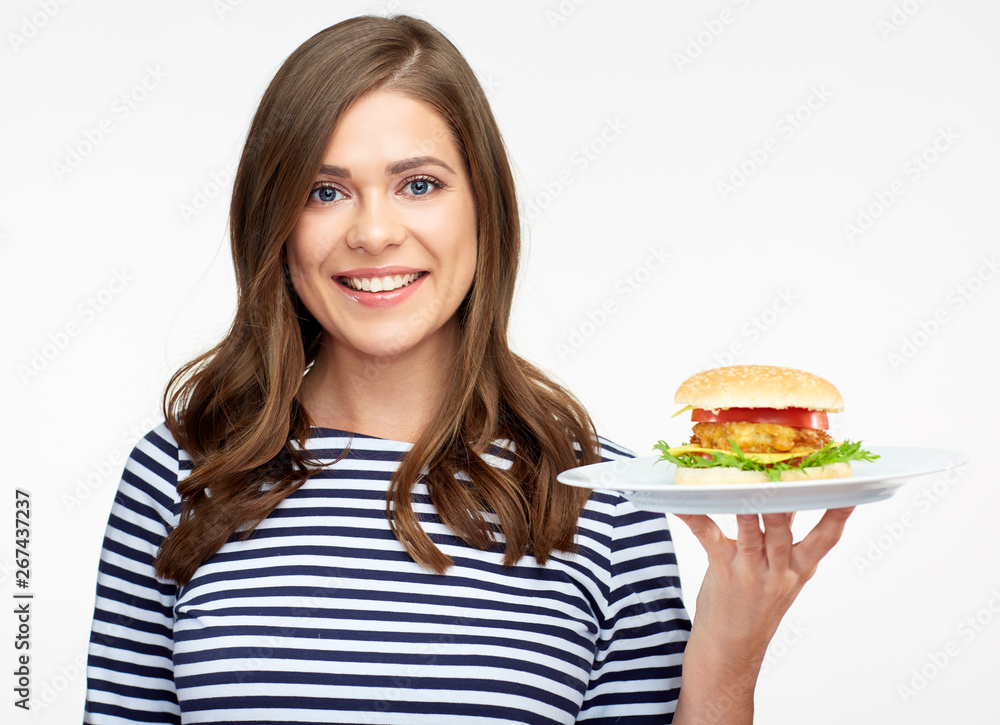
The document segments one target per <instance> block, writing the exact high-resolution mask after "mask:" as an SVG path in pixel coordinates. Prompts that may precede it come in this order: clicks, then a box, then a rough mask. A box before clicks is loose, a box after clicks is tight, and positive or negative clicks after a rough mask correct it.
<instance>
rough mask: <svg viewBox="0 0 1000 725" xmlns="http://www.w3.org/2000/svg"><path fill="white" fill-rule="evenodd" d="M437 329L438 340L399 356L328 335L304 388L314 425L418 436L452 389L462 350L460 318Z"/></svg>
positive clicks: (393, 437) (391, 435)
mask: <svg viewBox="0 0 1000 725" xmlns="http://www.w3.org/2000/svg"><path fill="white" fill-rule="evenodd" d="M438 332H439V334H438V335H436V336H435V337H436V338H437V339H435V340H434V343H436V344H423V345H417V346H416V347H414V348H411V349H408V350H406V351H404V352H402V353H399V354H395V355H388V354H385V355H369V354H365V353H363V352H361V351H359V350H356V349H354V348H351V347H348V346H345V345H341V344H338V343H337V342H336V341H335V340H332V339H331V338H329V337H328V336H326V335H325V334H324V337H323V342H322V345H321V348H320V352H319V353H318V355H317V357H316V361H315V363H314V364H313V366H312V367H311V368H310V370H309V372H308V373H307V374H306V376H305V378H304V379H303V381H302V389H301V391H300V400H301V401H302V403H303V405H304V406H305V409H306V411H307V412H308V413H309V417H310V419H311V421H312V424H313V425H316V426H320V427H324V428H335V429H337V430H344V431H349V432H352V433H361V434H364V435H370V436H375V437H377V438H385V439H388V440H398V441H407V442H411V443H412V442H414V441H416V440H417V438H418V437H419V436H420V434H421V433H423V431H425V430H426V429H427V428H428V427H429V426H430V425H431V423H432V422H433V420H434V417H435V415H436V414H437V411H438V407H439V406H440V405H441V403H442V401H443V400H444V397H445V395H446V394H447V390H448V385H449V382H450V380H451V378H452V374H453V371H454V369H455V364H456V362H455V361H456V357H457V355H458V352H459V327H458V321H457V319H452V320H451V321H450V322H448V323H446V325H445V327H444V328H442V329H441V330H439V331H438ZM426 342H428V343H430V342H431V341H429V340H428V341H426Z"/></svg>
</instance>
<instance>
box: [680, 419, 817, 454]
mask: <svg viewBox="0 0 1000 725" xmlns="http://www.w3.org/2000/svg"><path fill="white" fill-rule="evenodd" d="M693 432H694V435H692V436H691V443H693V444H695V445H699V446H704V447H705V448H721V449H723V450H730V446H729V439H732V440H733V441H735V442H736V445H738V446H739V447H740V450H741V451H743V452H744V453H811V452H812V451H815V450H818V449H820V448H822V447H823V446H825V445H826V444H827V443H830V442H831V441H832V440H833V439H832V438H830V436H828V435H827V434H826V432H825V431H821V430H813V429H811V428H792V427H790V426H787V425H777V424H775V423H698V424H696V425H695V427H694V431H693Z"/></svg>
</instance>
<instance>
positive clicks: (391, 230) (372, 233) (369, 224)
mask: <svg viewBox="0 0 1000 725" xmlns="http://www.w3.org/2000/svg"><path fill="white" fill-rule="evenodd" d="M405 236H406V232H405V229H404V227H403V224H402V220H401V219H400V218H399V215H398V211H397V210H395V209H394V208H393V205H392V203H391V202H390V201H389V200H387V199H384V198H376V199H369V200H366V201H365V202H364V203H362V204H359V205H358V207H357V211H356V212H355V216H354V219H353V220H352V223H351V226H350V229H349V230H348V233H347V246H349V247H350V248H351V249H358V250H361V251H363V252H367V253H368V254H371V255H373V256H377V255H379V254H381V253H382V252H383V251H384V250H385V248H386V247H390V246H394V245H398V244H401V243H402V241H403V239H404V238H405Z"/></svg>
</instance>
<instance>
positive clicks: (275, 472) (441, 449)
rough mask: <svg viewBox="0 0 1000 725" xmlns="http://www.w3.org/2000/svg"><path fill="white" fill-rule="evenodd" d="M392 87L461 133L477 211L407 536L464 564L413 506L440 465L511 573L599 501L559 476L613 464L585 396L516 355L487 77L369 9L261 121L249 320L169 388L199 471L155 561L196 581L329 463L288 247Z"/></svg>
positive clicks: (471, 528) (506, 215) (246, 199)
mask: <svg viewBox="0 0 1000 725" xmlns="http://www.w3.org/2000/svg"><path fill="white" fill-rule="evenodd" d="M378 89H386V90H387V89H392V90H393V91H397V92H401V93H404V94H406V95H408V96H410V97H412V98H414V99H416V100H419V101H422V102H424V103H427V104H428V105H429V106H430V107H432V108H433V109H434V110H435V111H436V112H437V113H438V114H439V115H440V116H441V117H442V118H443V119H444V120H445V121H446V123H447V124H448V125H449V126H450V129H451V132H452V133H453V135H454V140H455V142H456V144H457V145H458V147H459V150H460V151H461V152H462V154H463V156H464V158H465V160H466V162H467V164H468V170H469V176H470V178H471V180H472V185H473V194H474V198H475V202H476V213H477V218H478V254H477V266H476V272H475V277H474V281H473V285H472V288H471V290H470V291H469V294H468V296H467V297H466V298H465V300H464V301H463V303H462V305H461V306H460V307H459V311H458V315H459V321H460V327H461V342H460V352H459V358H458V360H456V369H455V374H454V375H453V376H452V377H451V381H452V382H451V385H450V389H449V390H448V392H447V394H446V396H445V399H444V400H443V401H442V402H441V404H440V407H439V409H438V410H437V414H436V418H435V420H434V422H433V423H432V424H431V425H430V426H429V427H428V428H427V430H426V431H424V432H423V433H422V435H421V436H420V437H419V439H418V440H417V441H415V442H414V444H413V446H412V448H411V449H410V451H409V452H408V453H407V454H406V456H405V457H404V459H403V461H402V463H401V464H400V466H399V468H398V470H397V471H396V472H395V473H394V474H393V476H392V479H391V481H390V484H389V489H388V492H387V495H386V514H387V516H388V517H389V520H390V524H391V526H392V529H393V531H394V533H395V535H396V537H397V538H398V539H399V540H400V542H401V543H402V544H403V546H404V547H405V548H406V550H407V551H408V552H409V553H410V555H411V556H412V557H413V559H414V560H415V561H416V562H418V563H419V564H421V565H422V566H424V567H425V568H427V569H429V570H432V571H435V572H438V573H444V572H445V571H446V570H447V569H448V567H449V566H450V565H451V563H452V562H451V559H450V557H448V556H447V555H446V554H444V552H442V551H441V550H440V549H438V548H437V546H435V545H434V543H433V542H432V541H431V539H430V537H429V536H428V535H427V534H426V532H425V531H424V530H423V528H422V527H421V526H420V522H419V520H418V518H417V516H416V514H415V513H414V511H413V506H412V498H411V492H412V487H413V484H414V483H415V482H416V481H418V480H420V479H421V471H423V470H427V471H428V473H427V475H426V476H424V477H423V480H424V481H425V482H426V484H427V487H428V490H429V494H430V497H431V500H432V501H433V503H434V505H435V507H436V509H437V511H438V513H439V514H440V517H441V519H442V521H444V523H445V524H447V525H448V526H449V527H451V529H453V530H454V531H455V533H456V534H457V535H458V536H460V537H461V538H462V539H463V540H464V541H465V542H467V543H468V544H469V545H470V546H474V547H477V548H488V547H490V546H492V545H494V544H495V543H496V542H497V541H498V535H500V536H502V540H503V545H504V563H505V564H506V565H508V566H510V565H513V564H514V563H516V562H517V561H518V560H519V559H520V558H521V557H522V556H524V555H526V554H531V555H533V556H534V557H535V558H536V560H537V561H538V562H539V563H541V564H544V563H545V562H546V560H547V559H548V557H549V556H550V555H551V553H552V552H553V551H555V550H561V551H571V550H572V549H573V543H574V535H575V533H576V524H577V518H578V517H579V514H580V510H581V508H582V506H583V504H584V503H585V501H586V499H587V492H586V491H583V490H580V489H576V488H571V487H568V486H563V485H561V484H559V483H558V482H556V478H555V477H556V474H557V473H558V472H559V471H561V470H564V469H567V468H572V467H574V466H577V465H579V464H581V463H593V462H595V461H596V460H598V453H597V448H596V433H595V430H594V426H593V423H592V422H591V420H590V418H589V416H588V415H587V412H586V410H584V408H583V407H582V406H581V405H580V403H579V402H577V401H576V400H575V399H574V398H573V397H572V395H570V394H569V393H568V392H567V391H566V390H565V389H564V388H562V387H561V386H560V385H558V384H557V383H555V382H554V381H553V380H551V379H550V378H549V377H547V376H546V375H545V374H544V373H543V372H541V371H540V370H539V369H538V368H536V367H534V366H533V365H531V364H530V363H528V362H527V361H525V360H524V359H522V358H520V357H518V356H517V355H515V354H514V353H513V352H511V350H510V349H509V347H508V343H507V326H508V322H509V318H510V310H511V302H512V299H513V294H514V283H515V277H516V273H517V268H518V259H519V249H520V222H519V219H518V212H517V201H516V197H515V191H514V182H513V177H512V175H511V171H510V166H509V164H508V161H507V156H506V151H505V149H504V145H503V140H502V139H501V136H500V132H499V129H498V128H497V124H496V121H495V119H494V117H493V114H492V112H491V111H490V108H489V104H488V102H487V100H486V97H485V94H484V93H483V90H482V87H481V86H480V85H479V82H478V81H477V80H476V77H475V75H474V73H473V72H472V69H471V68H470V67H469V65H468V64H467V62H466V61H465V59H464V58H463V57H462V55H461V54H460V53H459V51H458V50H457V49H456V48H455V47H454V46H453V45H452V44H451V43H450V42H449V41H448V40H447V39H446V38H445V37H444V36H443V35H442V34H441V33H440V32H439V31H437V30H436V29H435V28H434V27H433V26H431V25H429V24H428V23H426V22H424V21H421V20H417V19H415V18H411V17H407V16H397V17H393V18H380V17H368V16H366V17H358V18H353V19H350V20H347V21H344V22H342V23H338V24H337V25H334V26H332V27H330V28H327V29H326V30H323V31H321V32H320V33H317V34H316V35H315V36H313V37H312V38H310V39H309V40H308V41H306V42H305V43H304V44H303V45H302V46H300V47H299V48H298V49H297V50H296V51H295V52H294V53H292V55H291V56H289V58H288V59H287V60H286V61H285V63H284V64H283V65H282V66H281V68H280V69H279V71H278V73H277V75H276V76H275V77H274V79H273V80H272V81H271V84H270V85H269V86H268V88H267V90H266V91H265V93H264V96H263V98H262V100H261V103H260V106H259V108H258V109H257V113H256V115H255V116H254V119H253V122H252V124H251V127H250V131H249V133H248V136H247V141H246V145H245V147H244V149H243V154H242V157H241V159H240V164H239V169H238V171H237V174H236V180H235V184H234V189H233V199H232V205H231V208H230V232H231V241H232V254H233V262H234V265H235V267H236V282H237V288H238V304H237V310H236V316H235V319H234V321H233V325H232V327H231V329H230V330H229V332H228V334H227V335H226V337H225V339H223V340H222V341H221V342H220V343H219V344H218V345H216V346H215V347H214V348H213V349H211V350H209V351H208V352H206V353H204V354H202V355H200V356H199V357H197V358H195V359H194V360H192V361H190V362H189V363H187V364H186V365H184V366H183V367H181V368H180V369H179V370H178V371H177V372H176V373H175V374H174V375H173V376H172V377H171V379H170V382H169V383H168V385H167V388H166V391H165V393H164V396H163V410H164V415H165V417H166V423H167V426H168V428H169V429H170V431H171V433H172V434H173V435H174V437H175V439H176V440H177V442H178V444H179V445H180V446H181V447H182V448H183V449H184V450H186V451H187V452H188V454H189V455H190V456H191V458H192V461H193V470H192V472H191V473H190V475H189V476H187V477H186V478H184V479H183V480H181V481H180V482H179V483H178V486H177V489H178V492H179V494H180V495H181V497H182V508H181V515H180V521H179V523H178V525H177V527H176V528H175V529H174V530H173V531H171V532H170V534H169V535H168V536H167V538H166V539H165V540H164V542H163V544H162V546H161V547H160V551H159V554H158V556H157V559H156V572H157V574H158V575H159V576H161V577H162V578H164V579H170V580H173V581H175V582H177V583H179V584H184V583H186V582H188V581H189V580H190V579H191V577H192V575H193V574H194V572H195V570H196V569H197V568H198V567H199V566H200V565H201V564H202V563H203V562H204V561H206V560H207V559H208V558H209V557H211V556H212V555H213V554H214V553H215V552H217V551H218V550H219V548H220V547H221V546H222V545H223V544H224V543H226V541H228V540H229V539H230V537H232V536H234V535H236V534H238V532H239V535H242V536H249V535H250V534H251V533H252V531H253V529H254V528H255V527H256V526H257V525H258V524H259V523H260V522H261V521H262V520H263V519H264V518H265V517H266V516H267V515H268V514H269V513H270V512H271V511H273V510H274V508H275V507H276V506H277V505H278V504H279V503H280V502H281V500H282V499H284V498H285V497H286V496H288V495H289V494H290V493H292V492H293V491H294V490H295V489H296V488H298V487H299V486H301V485H302V483H304V482H305V480H307V479H308V478H309V476H311V475H312V474H313V473H314V472H315V471H316V470H317V467H318V465H319V461H317V460H315V459H314V458H313V457H312V456H311V455H310V454H309V452H308V451H306V450H305V448H304V447H305V445H306V441H307V439H308V438H309V436H310V431H311V423H310V420H309V416H308V414H307V412H306V410H305V408H304V407H303V405H302V404H301V403H300V400H299V398H298V395H299V388H300V385H301V383H302V377H303V374H304V372H305V370H306V368H307V366H308V365H309V364H310V363H311V362H312V361H313V360H314V359H315V357H316V354H317V351H318V346H319V342H320V337H321V334H322V329H321V327H320V325H319V324H318V323H317V322H316V320H315V318H314V317H313V316H312V315H311V314H310V313H309V311H308V310H307V309H306V308H305V307H304V305H302V303H301V302H300V301H299V299H298V296H297V295H296V294H295V291H294V289H293V288H292V285H291V282H290V280H289V279H288V275H287V267H286V261H285V241H286V240H287V239H288V237H289V235H290V233H291V231H292V228H293V227H294V225H295V223H296V221H297V219H298V217H299V214H300V213H301V211H302V209H303V207H304V205H305V201H306V199H307V197H308V194H309V192H310V190H311V188H312V184H313V183H314V180H315V176H316V174H317V172H318V170H319V167H320V165H321V163H322V158H323V153H324V150H325V148H326V144H327V142H328V140H329V138H330V136H331V134H332V133H333V130H334V128H335V127H336V124H337V121H338V120H339V119H340V117H341V116H342V115H343V114H344V113H345V111H346V110H347V109H348V108H349V107H350V105H351V104H352V103H353V102H354V101H356V100H357V99H358V98H360V97H361V96H363V95H364V94H366V93H370V92H373V91H375V90H378ZM377 368H378V366H377V365H375V366H373V371H374V374H377ZM500 440H506V441H508V442H509V447H510V449H511V450H512V451H513V463H512V465H511V466H510V468H508V469H502V468H498V467H496V466H494V465H490V464H489V463H487V462H486V461H485V460H484V459H483V458H482V455H481V454H483V453H485V452H486V451H487V450H488V449H489V447H490V446H491V444H494V443H496V442H497V441H500ZM296 443H297V445H296ZM459 472H463V473H464V474H467V475H468V477H469V479H471V481H473V482H474V484H473V485H469V484H468V479H466V480H463V479H464V478H465V477H464V476H462V477H456V474H458V473H459ZM490 518H492V519H494V520H495V522H496V523H495V524H494V523H492V522H491V521H490Z"/></svg>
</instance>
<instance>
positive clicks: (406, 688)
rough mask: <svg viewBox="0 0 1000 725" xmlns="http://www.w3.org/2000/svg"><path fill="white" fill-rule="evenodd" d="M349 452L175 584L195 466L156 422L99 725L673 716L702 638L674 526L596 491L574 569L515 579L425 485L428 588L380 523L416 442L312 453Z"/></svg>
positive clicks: (124, 549) (143, 464) (111, 596)
mask: <svg viewBox="0 0 1000 725" xmlns="http://www.w3.org/2000/svg"><path fill="white" fill-rule="evenodd" d="M602 444H603V455H604V456H605V457H606V458H607V459H614V458H623V457H627V456H628V455H629V454H628V453H627V452H625V451H622V450H621V449H619V448H617V447H615V446H614V445H612V444H611V443H609V442H607V441H602ZM348 446H349V452H348V453H347V455H346V456H345V457H344V458H343V459H342V460H340V461H338V462H336V463H334V464H333V465H330V466H328V467H327V468H325V469H323V470H322V471H321V472H320V473H319V474H317V475H316V476H314V477H313V478H311V479H310V480H309V481H307V482H306V483H305V484H304V485H303V486H302V487H301V488H299V489H298V490H297V491H295V492H294V493H293V494H292V495H290V496H289V497H287V498H286V499H285V500H284V501H282V502H281V504H280V505H279V506H278V508H277V509H276V510H275V511H274V512H272V514H271V515H270V516H268V518H267V519H266V520H265V521H264V522H263V523H262V524H261V525H260V526H259V527H258V528H257V531H256V533H255V534H254V535H253V536H252V537H251V538H250V539H249V540H246V541H240V540H232V541H230V542H229V543H227V544H226V545H225V546H223V547H222V549H220V550H219V552H218V553H216V554H215V555H214V556H213V557H212V558H211V559H210V560H208V561H207V562H206V563H204V564H203V565H202V566H201V567H200V568H199V569H198V571H197V572H196V573H195V575H194V577H193V579H192V580H191V582H190V583H189V584H187V585H185V586H181V587H177V586H175V585H174V584H172V583H164V582H161V581H157V580H156V579H155V578H154V576H153V573H152V562H153V558H154V556H155V554H156V551H157V548H158V547H159V545H160V542H161V541H162V540H163V538H164V536H165V535H166V534H167V532H168V531H170V529H171V527H172V526H173V525H175V524H176V523H177V515H178V512H179V510H180V506H179V499H178V495H177V491H176V485H177V481H178V479H181V478H183V477H184V476H186V475H188V474H189V472H190V469H191V462H190V458H189V457H188V456H187V454H186V452H185V451H183V450H180V449H179V448H178V446H177V444H176V442H175V441H174V439H173V437H172V436H171V434H170V432H169V431H168V430H167V428H166V426H165V425H163V424H161V425H160V426H158V427H157V428H155V429H154V430H152V431H151V432H150V433H149V434H148V435H146V437H145V438H144V439H143V440H141V441H140V442H139V443H138V445H137V446H136V447H135V449H134V450H133V452H132V454H131V456H130V457H129V459H128V461H127V463H126V466H125V471H124V474H123V476H122V481H121V485H120V487H119V490H118V494H117V496H116V498H115V502H114V507H113V509H112V512H111V517H110V521H109V523H108V529H107V535H106V537H105V540H104V547H103V551H102V554H101V563H100V570H99V574H98V582H97V604H96V610H95V614H94V625H93V632H92V635H91V643H90V657H89V663H88V671H87V674H88V686H87V705H86V715H85V722H87V723H102V724H103V723H279V722H281V723H380V724H383V723H384V724H389V723H405V724H407V725H409V724H412V723H433V724H434V725H449V724H456V725H457V724H461V725H477V724H480V723H482V724H485V723H494V724H495V723H575V722H586V723H601V724H603V725H611V723H615V724H616V725H628V724H632V725H638V724H639V723H669V722H670V721H671V720H672V713H673V711H674V707H675V705H676V700H677V695H678V693H679V688H680V675H681V657H682V654H683V650H684V645H685V644H686V642H687V638H688V632H689V630H690V624H689V620H688V616H687V613H686V612H685V610H684V606H683V604H682V602H681V592H680V581H679V577H678V571H677V564H676V560H675V558H674V552H673V544H672V543H671V540H670V534H669V531H668V530H667V525H666V519H665V517H664V516H663V515H662V514H650V513H646V512H642V511H638V510H636V509H635V508H634V507H633V506H632V505H631V504H630V503H629V502H628V501H627V500H626V499H625V498H624V497H622V496H621V495H619V494H617V493H614V492H605V491H597V492H595V493H594V494H593V496H592V497H591V499H590V502H589V503H588V504H587V506H586V508H585V510H584V511H583V513H582V515H581V518H580V522H579V533H578V536H577V541H578V545H579V549H578V552H577V553H576V554H566V553H562V552H554V553H553V555H552V557H551V558H550V560H549V562H548V564H546V566H544V567H542V566H539V565H538V564H537V562H535V560H534V559H533V558H532V557H530V556H529V557H525V558H524V559H522V560H521V561H520V562H519V563H518V564H517V565H516V566H514V567H512V568H509V569H506V568H504V567H503V565H502V553H501V552H500V551H499V550H494V551H479V550H476V549H473V548H471V547H469V546H467V545H466V544H464V543H463V542H462V541H461V540H460V539H458V538H457V537H455V536H454V534H453V533H452V532H451V531H450V529H448V528H447V527H445V526H444V525H443V524H442V523H441V522H440V520H439V519H438V518H437V516H436V515H435V512H434V509H433V507H432V506H431V504H430V503H429V500H428V498H427V495H426V488H425V487H423V485H422V484H418V485H416V486H415V487H414V510H415V511H416V512H417V514H418V515H419V517H420V520H421V522H422V524H423V526H424V528H425V530H426V531H427V532H428V534H429V535H430V537H431V539H432V540H433V541H434V543H435V544H437V545H438V546H439V547H440V548H441V549H442V550H443V551H444V552H445V553H447V554H448V555H450V556H451V557H452V558H453V560H454V563H455V565H454V567H453V568H452V569H450V570H449V571H448V573H447V574H445V575H438V574H433V573H430V572H428V571H426V570H424V569H422V568H421V567H420V566H418V565H417V564H415V563H414V562H413V561H412V560H411V559H410V557H409V556H408V555H407V553H406V551H405V550H404V549H403V547H402V546H401V545H400V543H399V542H398V541H397V540H396V539H395V537H394V536H393V535H392V533H391V531H390V530H389V526H388V521H387V519H386V516H385V492H386V488H387V485H388V481H389V477H390V476H391V474H392V472H393V471H394V470H395V469H396V467H397V466H398V464H399V461H400V460H401V458H402V456H403V454H404V453H405V452H406V451H407V450H408V449H409V448H410V444H408V443H401V442H393V441H388V440H383V439H380V438H373V437H368V436H362V435H354V436H353V437H351V436H350V434H346V433H343V432H340V431H333V430H329V429H322V428H314V429H313V431H312V437H311V438H310V440H309V442H308V448H309V449H310V450H313V451H315V452H316V453H317V454H318V456H319V457H320V458H322V459H324V460H330V461H332V460H334V459H336V458H337V457H338V456H340V455H341V453H342V451H343V450H344V448H345V447H348ZM490 462H491V463H492V464H493V465H500V466H503V465H506V464H507V463H508V462H507V461H505V460H502V459H501V458H496V459H494V458H491V459H490ZM234 538H235V537H234ZM497 548H498V549H499V547H497Z"/></svg>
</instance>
